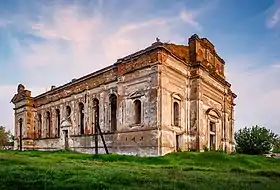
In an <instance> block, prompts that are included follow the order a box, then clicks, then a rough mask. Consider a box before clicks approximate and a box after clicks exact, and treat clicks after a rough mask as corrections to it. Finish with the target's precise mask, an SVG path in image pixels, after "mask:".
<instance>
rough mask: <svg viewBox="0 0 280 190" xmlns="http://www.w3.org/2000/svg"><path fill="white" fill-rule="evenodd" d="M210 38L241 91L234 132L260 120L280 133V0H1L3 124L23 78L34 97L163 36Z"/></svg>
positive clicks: (182, 39)
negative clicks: (52, 86) (193, 35)
mask: <svg viewBox="0 0 280 190" xmlns="http://www.w3.org/2000/svg"><path fill="white" fill-rule="evenodd" d="M194 33H196V34H198V35H199V36H201V37H207V38H208V39H209V40H210V41H212V42H213V44H214V45H215V47H216V50H217V51H218V53H219V55H220V56H221V57H222V58H223V59H224V60H225V61H226V74H227V80H228V81H229V82H230V83H232V89H233V90H234V92H235V93H236V94H237V95H238V98H237V99H236V104H237V105H236V109H235V118H236V130H237V129H239V128H241V127H245V126H251V125H256V124H259V125H263V126H266V127H268V128H270V129H272V130H273V131H275V132H277V133H279V134H280V125H279V123H280V117H279V116H280V100H279V97H280V83H279V81H280V53H279V49H280V1H274V0H259V1H255V0H246V1H244V0H211V1H209V0H208V1H207V0H203V1H202V0H176V1H171V0H134V1H130V0H92V1H91V0H79V1H78V0H77V1H75V0H65V1H62V0H56V1H54V0H50V1H43V0H40V1H39V0H29V1H28V3H26V1H25V0H9V1H0V90H1V93H0V105H1V108H2V109H1V110H0V125H4V126H7V127H8V128H9V129H12V127H13V110H12V108H13V105H12V104H10V103H9V101H10V99H11V98H12V96H13V94H14V93H15V92H16V88H17V85H18V84H19V83H23V84H24V85H25V86H26V87H27V88H28V89H30V90H31V91H32V94H33V95H37V94H39V93H42V92H45V91H46V90H47V89H49V88H50V86H51V85H61V84H63V83H66V82H68V81H70V80H71V79H72V78H77V77H80V76H83V75H85V74H88V73H91V72H93V71H95V70H97V69H100V68H102V67H105V66H108V65H110V64H112V63H114V62H115V61H116V59H118V58H120V57H123V56H125V55H127V54H129V53H132V52H135V51H137V50H140V49H143V48H145V47H147V46H149V45H151V44H152V43H153V42H154V41H155V38H156V37H159V38H160V39H161V41H164V42H168V41H170V42H173V43H179V44H187V40H188V38H189V37H190V36H191V35H192V34H194Z"/></svg>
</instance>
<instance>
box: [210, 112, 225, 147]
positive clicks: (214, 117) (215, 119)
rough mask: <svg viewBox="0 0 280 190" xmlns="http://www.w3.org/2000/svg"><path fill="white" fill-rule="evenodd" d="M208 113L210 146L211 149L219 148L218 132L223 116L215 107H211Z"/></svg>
mask: <svg viewBox="0 0 280 190" xmlns="http://www.w3.org/2000/svg"><path fill="white" fill-rule="evenodd" d="M206 115H207V118H208V134H209V135H208V139H209V140H208V147H209V149H210V150H217V132H218V126H219V123H220V122H219V121H220V118H221V117H220V115H219V113H218V112H217V111H215V110H213V109H209V110H208V111H207V112H206Z"/></svg>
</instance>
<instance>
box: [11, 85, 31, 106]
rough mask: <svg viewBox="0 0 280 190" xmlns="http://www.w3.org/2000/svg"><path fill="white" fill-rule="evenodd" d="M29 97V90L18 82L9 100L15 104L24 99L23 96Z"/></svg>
mask: <svg viewBox="0 0 280 190" xmlns="http://www.w3.org/2000/svg"><path fill="white" fill-rule="evenodd" d="M30 97H31V92H30V91H29V90H25V87H24V86H23V85H22V84H19V85H18V89H17V94H15V95H14V97H13V98H12V100H11V102H12V103H14V104H15V103H17V102H20V101H22V100H24V99H25V98H30Z"/></svg>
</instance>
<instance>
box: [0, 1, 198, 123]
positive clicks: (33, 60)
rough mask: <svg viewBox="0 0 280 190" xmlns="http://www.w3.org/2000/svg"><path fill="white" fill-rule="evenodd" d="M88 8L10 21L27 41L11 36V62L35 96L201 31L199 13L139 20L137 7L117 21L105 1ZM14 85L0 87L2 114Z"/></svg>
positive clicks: (51, 9) (41, 10)
mask: <svg viewBox="0 0 280 190" xmlns="http://www.w3.org/2000/svg"><path fill="white" fill-rule="evenodd" d="M141 2H142V1H141ZM90 6H91V7H90ZM90 6H89V7H85V6H83V5H81V4H80V3H77V2H76V3H75V4H71V5H69V4H68V5H66V4H64V3H63V4H60V3H50V4H46V5H44V6H39V7H38V10H37V12H38V14H39V15H36V17H34V16H32V15H29V13H28V12H25V11H21V13H20V14H19V15H14V16H13V17H12V18H11V20H12V27H13V28H15V27H16V30H17V31H20V32H21V34H22V35H25V36H26V37H25V38H24V40H23V38H22V37H18V36H17V35H16V34H17V33H16V34H14V33H13V31H10V35H9V41H10V45H11V46H13V51H14V57H15V58H14V60H13V61H14V62H15V63H17V64H19V68H20V69H21V72H20V74H21V76H22V78H24V81H22V82H23V83H24V84H25V85H26V87H27V88H29V89H31V90H35V91H36V92H33V91H32V92H33V94H34V95H36V94H38V91H39V90H41V92H43V91H45V87H46V86H50V85H52V84H56V85H59V84H62V83H65V82H68V81H70V80H71V79H72V78H77V77H80V76H83V75H85V74H88V73H91V72H93V71H95V70H97V69H100V68H103V67H105V66H107V65H109V64H113V63H114V62H115V61H116V60H117V59H118V58H120V57H122V56H126V55H127V54H129V53H133V52H135V51H137V50H139V49H142V48H145V47H146V46H149V45H150V44H151V43H153V42H154V41H155V38H156V37H160V38H161V39H162V40H172V41H173V42H178V43H186V41H185V38H186V37H188V36H187V35H188V34H191V33H193V32H194V31H196V30H197V29H198V27H199V26H200V24H199V19H198V16H199V14H200V13H201V12H200V11H198V10H197V11H196V10H187V9H183V10H182V9H178V11H177V12H176V13H175V14H172V15H170V14H169V15H168V16H156V15H154V16H152V17H150V18H145V19H142V20H139V18H141V17H142V16H144V15H147V12H146V9H144V8H143V10H141V11H139V6H133V7H130V8H127V9H126V11H124V13H122V11H118V14H119V15H118V17H119V18H120V19H112V18H111V17H107V15H106V13H104V12H102V7H104V6H106V4H104V2H103V1H99V3H98V4H97V5H96V4H95V5H90ZM23 10H25V9H23ZM92 10H94V11H92ZM170 10H172V8H170ZM106 11H108V10H106ZM173 11H174V10H173ZM194 12H195V14H194ZM121 14H126V15H130V17H129V18H128V17H126V18H128V20H129V21H126V20H121V18H123V17H122V15H121ZM133 17H135V19H133ZM133 20H137V21H133ZM182 26H184V27H185V30H184V35H186V36H181V35H178V34H177V35H176V34H175V30H176V29H178V27H182ZM7 30H9V28H7ZM16 86H17V85H16V84H15V85H12V86H9V90H5V91H4V90H3V91H2V88H3V89H4V88H6V87H3V86H0V88H1V91H2V92H5V93H2V97H1V99H0V104H2V105H5V109H6V110H12V109H11V107H12V105H9V104H8V102H9V100H10V98H11V97H12V95H13V94H14V91H15V89H16ZM12 116H13V114H12V112H11V113H8V112H5V113H2V112H0V122H2V121H5V122H4V123H8V122H11V121H12ZM9 126H10V124H9Z"/></svg>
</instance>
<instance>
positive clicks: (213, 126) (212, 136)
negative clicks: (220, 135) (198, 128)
mask: <svg viewBox="0 0 280 190" xmlns="http://www.w3.org/2000/svg"><path fill="white" fill-rule="evenodd" d="M209 133H210V139H209V146H210V150H215V149H216V123H214V122H212V121H210V124H209Z"/></svg>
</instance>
